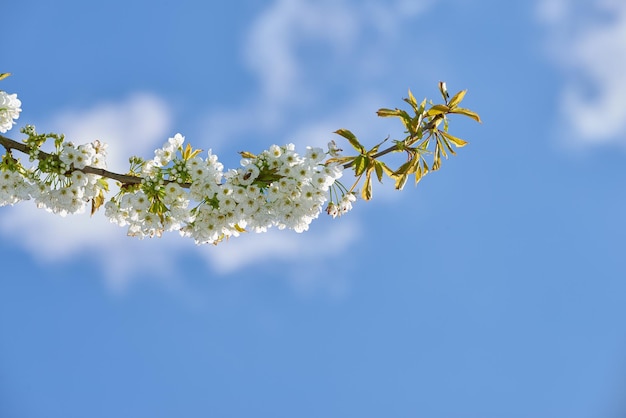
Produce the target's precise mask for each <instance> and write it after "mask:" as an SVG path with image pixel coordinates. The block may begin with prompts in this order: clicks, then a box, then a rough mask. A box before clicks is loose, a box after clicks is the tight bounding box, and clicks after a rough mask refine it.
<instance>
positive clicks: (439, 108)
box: [426, 105, 450, 117]
mask: <svg viewBox="0 0 626 418" xmlns="http://www.w3.org/2000/svg"><path fill="white" fill-rule="evenodd" d="M449 112H450V108H449V107H448V106H446V105H434V106H433V107H431V108H430V109H428V111H427V112H426V116H427V117H431V116H437V115H441V114H446V113H449Z"/></svg>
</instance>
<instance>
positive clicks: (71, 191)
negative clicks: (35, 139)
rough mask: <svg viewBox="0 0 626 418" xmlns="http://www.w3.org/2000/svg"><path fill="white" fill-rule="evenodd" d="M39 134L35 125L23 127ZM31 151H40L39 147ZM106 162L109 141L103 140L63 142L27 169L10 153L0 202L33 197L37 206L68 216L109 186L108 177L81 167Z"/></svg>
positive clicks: (2, 166)
mask: <svg viewBox="0 0 626 418" xmlns="http://www.w3.org/2000/svg"><path fill="white" fill-rule="evenodd" d="M22 131H23V132H25V133H29V134H31V136H36V132H35V131H34V127H32V126H28V127H26V128H24V129H23V130H22ZM33 148H34V151H32V154H36V155H38V156H39V155H40V151H39V148H38V147H33ZM87 166H89V167H92V168H104V167H105V166H106V145H105V144H102V143H101V142H100V141H94V142H92V143H89V144H84V145H79V146H75V145H74V144H72V143H71V142H64V143H62V144H60V145H59V146H58V147H57V151H56V152H53V153H50V154H47V153H45V154H42V156H40V161H39V164H38V165H37V166H36V167H31V168H29V169H26V168H25V167H24V166H23V165H22V164H21V163H20V162H19V161H18V160H16V159H14V158H13V157H12V156H11V155H10V154H5V155H4V156H3V158H2V162H1V163H0V206H5V205H13V204H15V203H17V202H19V201H22V200H30V199H33V200H34V201H35V203H36V204H37V207H39V208H43V209H46V210H47V211H49V212H53V213H56V214H59V215H61V216H65V215H67V214H74V213H82V212H84V211H85V208H86V207H87V205H88V204H89V203H90V202H92V201H93V200H94V199H96V198H97V197H98V196H101V195H103V194H104V192H105V191H106V190H107V189H108V186H107V183H106V181H104V179H102V178H101V177H100V176H98V175H95V174H88V173H85V172H84V171H82V170H83V169H84V168H85V167H87Z"/></svg>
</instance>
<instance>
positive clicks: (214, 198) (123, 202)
mask: <svg viewBox="0 0 626 418" xmlns="http://www.w3.org/2000/svg"><path fill="white" fill-rule="evenodd" d="M183 140H184V138H183V137H182V135H180V134H177V135H176V136H174V137H173V138H170V139H169V140H168V142H167V143H166V144H165V145H164V146H163V147H162V148H160V149H158V150H156V151H155V157H154V158H153V159H152V160H150V161H147V162H145V163H143V165H142V172H141V174H142V176H143V181H142V183H141V185H139V186H138V187H136V189H135V190H132V191H125V192H124V193H123V194H122V195H121V196H118V197H117V198H114V199H112V200H110V201H109V202H107V204H106V205H105V207H106V216H107V217H109V219H110V220H111V221H112V222H115V223H117V224H119V225H121V226H128V233H129V235H133V236H138V237H145V236H159V235H161V233H162V232H163V231H170V230H178V231H180V234H181V235H183V236H187V237H191V238H192V239H194V240H195V242H196V243H198V244H204V243H212V244H216V243H218V242H220V241H221V240H223V239H224V238H228V237H231V236H238V235H239V234H240V233H241V232H243V231H247V230H249V231H254V232H265V231H267V229H268V228H270V227H272V226H276V227H278V228H279V229H284V228H288V229H293V230H295V231H296V232H303V231H306V230H307V229H308V227H309V224H310V223H311V221H312V220H313V219H315V218H317V217H318V215H319V213H320V212H321V210H322V206H323V205H324V203H325V202H326V200H327V195H328V192H329V188H330V187H331V186H333V184H334V183H335V181H336V180H337V179H338V178H340V177H341V175H342V171H343V170H342V167H341V166H338V165H325V164H324V163H323V160H324V159H325V157H326V155H327V154H326V153H325V152H324V150H323V149H321V148H312V147H308V148H307V151H306V153H305V154H304V155H302V156H301V155H299V154H298V153H297V152H296V151H295V147H294V145H293V144H288V145H285V146H278V145H272V146H271V147H270V148H269V149H268V150H265V151H263V152H262V153H260V154H259V155H253V154H249V153H243V155H244V158H243V159H242V160H241V166H240V167H239V168H238V169H231V170H228V171H224V166H223V165H222V164H221V163H220V162H219V161H218V158H217V156H216V155H214V154H213V153H212V152H211V151H210V150H209V151H208V152H207V154H206V157H204V158H203V157H201V156H200V155H199V153H198V152H197V151H195V152H194V151H191V149H190V148H189V147H188V148H187V149H186V150H184V149H183V147H182V144H183ZM186 186H188V189H189V190H188V192H186V191H185V187H186Z"/></svg>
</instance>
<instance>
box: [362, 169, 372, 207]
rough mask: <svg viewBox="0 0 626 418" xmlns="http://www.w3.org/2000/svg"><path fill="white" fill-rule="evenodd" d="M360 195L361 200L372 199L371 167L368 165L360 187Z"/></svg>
mask: <svg viewBox="0 0 626 418" xmlns="http://www.w3.org/2000/svg"><path fill="white" fill-rule="evenodd" d="M361 197H362V198H363V200H371V199H372V168H371V167H370V168H369V169H368V170H367V173H366V174H365V183H364V184H363V189H361Z"/></svg>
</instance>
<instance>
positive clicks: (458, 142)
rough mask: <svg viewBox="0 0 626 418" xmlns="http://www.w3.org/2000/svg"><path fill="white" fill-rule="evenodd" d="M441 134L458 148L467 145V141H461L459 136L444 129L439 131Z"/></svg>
mask: <svg viewBox="0 0 626 418" xmlns="http://www.w3.org/2000/svg"><path fill="white" fill-rule="evenodd" d="M441 134H442V135H443V136H445V137H446V139H447V140H448V141H450V142H452V143H453V144H454V145H455V146H457V147H458V148H461V147H464V146H466V145H467V141H463V140H462V139H461V138H457V137H456V136H452V135H450V134H449V133H447V132H445V131H441Z"/></svg>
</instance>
